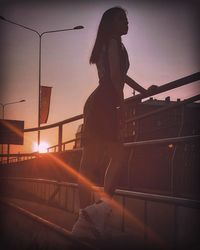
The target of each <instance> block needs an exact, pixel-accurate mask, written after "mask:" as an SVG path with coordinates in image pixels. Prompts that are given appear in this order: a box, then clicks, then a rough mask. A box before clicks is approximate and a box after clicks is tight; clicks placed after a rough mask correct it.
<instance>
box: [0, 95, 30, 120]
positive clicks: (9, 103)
mask: <svg viewBox="0 0 200 250" xmlns="http://www.w3.org/2000/svg"><path fill="white" fill-rule="evenodd" d="M25 101H26V100H20V101H17V102H8V103H0V105H1V106H2V119H4V118H5V107H6V106H8V105H11V104H16V103H20V102H25Z"/></svg>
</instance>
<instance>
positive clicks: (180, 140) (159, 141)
mask: <svg viewBox="0 0 200 250" xmlns="http://www.w3.org/2000/svg"><path fill="white" fill-rule="evenodd" d="M198 140H200V135H191V136H181V137H172V138H163V139H155V140H146V141H137V142H126V143H124V146H125V147H133V146H143V145H154V144H166V143H184V142H185V143H187V142H192V141H198ZM81 150H82V148H75V149H69V150H66V151H67V152H74V151H81ZM44 154H56V153H55V152H50V153H43V154H40V153H30V154H28V153H27V154H20V156H35V157H42V155H44ZM8 156H11V157H15V156H19V154H0V157H8Z"/></svg>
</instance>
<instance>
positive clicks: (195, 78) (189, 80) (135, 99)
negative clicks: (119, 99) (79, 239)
mask: <svg viewBox="0 0 200 250" xmlns="http://www.w3.org/2000/svg"><path fill="white" fill-rule="evenodd" d="M198 80H200V72H197V73H194V74H192V75H189V76H186V77H183V78H180V79H178V80H175V81H172V82H169V83H166V84H164V85H162V86H159V87H157V88H155V89H153V90H148V91H146V93H143V94H138V95H136V96H134V97H130V98H127V99H126V100H125V103H127V104H128V103H130V102H133V103H134V102H136V103H137V102H139V101H141V100H142V99H143V98H147V97H150V96H152V95H156V94H159V93H162V92H165V91H169V90H172V89H174V88H177V87H181V86H184V85H186V84H189V83H192V82H195V81H198ZM198 100H200V94H198V95H195V96H193V97H191V98H188V99H186V100H184V101H180V102H178V103H175V104H172V105H169V106H168V107H164V108H160V109H158V110H155V111H151V112H148V113H146V114H142V115H140V116H135V117H133V118H131V119H128V120H127V121H126V122H127V123H130V122H133V121H136V120H141V119H143V118H146V117H148V116H151V115H154V114H158V113H160V112H163V111H166V110H170V109H174V108H177V107H180V106H183V105H186V104H188V103H192V102H195V101H198ZM81 119H83V114H80V115H77V116H74V117H71V118H68V119H65V120H63V121H60V122H57V123H54V124H50V125H46V126H42V127H39V128H38V127H35V128H28V129H24V132H36V131H38V130H46V129H50V128H56V127H58V144H56V145H54V146H51V147H49V149H48V152H52V151H53V152H61V151H65V150H66V145H67V144H69V143H72V142H75V141H76V140H77V139H72V140H68V141H66V142H63V141H62V137H63V125H65V124H69V123H71V122H74V121H78V120H81ZM23 155H24V154H20V155H19V154H9V155H7V154H0V157H15V159H13V160H12V161H15V160H16V159H20V158H21V159H22V157H23ZM26 157H28V154H26ZM30 157H31V158H34V157H35V155H34V153H31V154H30Z"/></svg>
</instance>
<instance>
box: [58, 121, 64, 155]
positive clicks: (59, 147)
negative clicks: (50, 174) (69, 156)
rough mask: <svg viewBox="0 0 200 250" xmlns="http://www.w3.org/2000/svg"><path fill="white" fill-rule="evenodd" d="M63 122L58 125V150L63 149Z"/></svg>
mask: <svg viewBox="0 0 200 250" xmlns="http://www.w3.org/2000/svg"><path fill="white" fill-rule="evenodd" d="M62 126H63V125H62V124H60V125H59V127H58V152H61V151H62Z"/></svg>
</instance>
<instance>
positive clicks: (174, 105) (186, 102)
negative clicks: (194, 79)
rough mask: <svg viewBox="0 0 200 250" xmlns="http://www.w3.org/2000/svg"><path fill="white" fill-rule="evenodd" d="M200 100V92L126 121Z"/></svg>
mask: <svg viewBox="0 0 200 250" xmlns="http://www.w3.org/2000/svg"><path fill="white" fill-rule="evenodd" d="M198 100H200V94H199V95H196V96H193V97H190V98H188V99H186V100H183V101H180V102H176V103H174V104H170V105H167V106H166V107H163V108H159V109H157V110H153V111H150V112H148V113H146V114H142V115H138V116H135V117H133V118H131V119H127V120H126V123H128V122H132V121H138V120H141V119H144V118H146V117H148V116H151V115H155V114H158V113H161V112H163V111H167V110H171V109H175V108H178V107H180V106H183V105H186V104H189V103H192V102H195V101H198Z"/></svg>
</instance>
